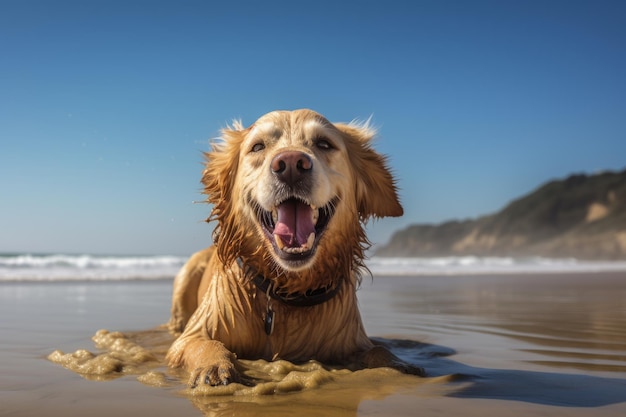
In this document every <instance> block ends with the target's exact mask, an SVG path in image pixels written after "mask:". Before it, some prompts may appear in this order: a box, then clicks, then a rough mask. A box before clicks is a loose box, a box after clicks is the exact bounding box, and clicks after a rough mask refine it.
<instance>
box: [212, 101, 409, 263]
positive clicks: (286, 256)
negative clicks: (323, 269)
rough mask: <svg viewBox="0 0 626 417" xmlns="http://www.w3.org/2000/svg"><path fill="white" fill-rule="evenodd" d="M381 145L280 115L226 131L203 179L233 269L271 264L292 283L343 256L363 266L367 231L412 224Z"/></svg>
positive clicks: (352, 128) (349, 127) (360, 129)
mask: <svg viewBox="0 0 626 417" xmlns="http://www.w3.org/2000/svg"><path fill="white" fill-rule="evenodd" d="M373 135H374V131H373V130H372V129H371V128H369V127H368V126H364V125H357V124H333V123H330V122H329V121H328V120H326V119H325V118H324V117H323V116H321V115H319V114H317V113H315V112H313V111H311V110H296V111H275V112H271V113H268V114H266V115H264V116H262V117H261V118H260V119H259V120H257V121H256V122H255V123H254V124H253V125H252V126H250V127H248V128H243V127H242V126H241V125H240V124H239V123H236V124H235V125H234V126H233V127H232V128H229V129H225V130H223V131H222V139H223V142H222V143H217V144H214V145H213V148H212V150H211V152H209V153H207V154H206V157H207V167H206V169H205V171H204V176H203V183H204V185H205V192H206V194H207V195H208V202H209V203H212V204H213V211H212V217H211V218H210V219H216V220H217V221H218V227H217V228H216V232H215V236H214V238H215V240H216V244H217V246H218V253H220V256H221V257H222V259H223V261H224V262H232V261H233V260H234V259H235V258H237V257H238V256H247V257H251V256H257V257H258V256H259V255H262V256H263V258H264V259H266V260H272V261H273V263H274V268H273V269H274V270H276V269H277V268H279V269H280V270H281V271H280V272H281V273H290V272H296V271H298V272H301V271H303V270H306V269H311V268H314V267H315V265H316V264H319V262H318V259H320V258H322V259H325V260H326V261H329V260H336V259H337V258H338V254H340V253H348V254H349V256H351V257H354V256H356V257H357V258H359V257H360V258H362V256H363V249H364V247H363V246H364V245H365V244H366V243H367V240H366V239H365V237H364V234H363V226H362V225H363V223H364V222H365V221H366V220H367V219H369V218H370V217H383V216H400V215H402V207H401V205H400V203H399V202H398V197H397V193H396V187H395V185H394V180H393V178H392V176H391V174H390V172H389V171H388V169H387V168H386V166H385V159H384V157H382V156H381V155H379V154H378V153H376V152H375V151H374V150H373V149H372V148H371V146H370V140H371V139H372V136H373ZM353 261H354V260H353ZM337 262H343V263H346V262H345V260H339V261H337ZM327 263H330V264H333V263H335V262H327ZM348 263H349V264H352V262H348Z"/></svg>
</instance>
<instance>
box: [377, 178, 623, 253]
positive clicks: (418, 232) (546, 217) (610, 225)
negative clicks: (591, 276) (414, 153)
mask: <svg viewBox="0 0 626 417" xmlns="http://www.w3.org/2000/svg"><path fill="white" fill-rule="evenodd" d="M376 255H377V256H388V257H420V256H423V257H431V256H466V255H476V256H545V257H575V258H579V259H607V260H617V259H626V170H624V171H621V172H603V173H599V174H595V175H584V174H579V175H572V176H570V177H568V178H566V179H563V180H556V181H550V182H548V183H546V184H544V185H542V186H541V187H539V188H538V189H536V190H535V191H533V192H531V193H530V194H528V195H525V196H523V197H521V198H519V199H517V200H514V201H512V202H511V203H509V204H508V205H507V206H506V207H505V208H503V209H502V210H501V211H499V212H497V213H495V214H491V215H487V216H483V217H479V218H477V219H473V220H464V221H449V222H445V223H442V224H437V225H430V224H415V225H411V226H408V227H407V228H405V229H403V230H400V231H398V232H396V233H395V234H394V235H393V236H392V238H391V240H390V242H389V243H388V244H387V245H385V246H383V247H381V248H380V249H379V250H378V251H376Z"/></svg>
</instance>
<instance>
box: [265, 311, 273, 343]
mask: <svg viewBox="0 0 626 417" xmlns="http://www.w3.org/2000/svg"><path fill="white" fill-rule="evenodd" d="M264 321H265V334H267V335H268V336H270V335H271V334H272V332H273V331H274V310H272V307H270V305H269V304H268V306H267V312H266V313H265V320H264Z"/></svg>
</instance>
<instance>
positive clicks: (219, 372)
mask: <svg viewBox="0 0 626 417" xmlns="http://www.w3.org/2000/svg"><path fill="white" fill-rule="evenodd" d="M231 382H239V373H238V372H237V370H236V369H235V366H234V365H233V364H232V363H221V364H215V365H213V366H208V367H205V368H197V369H196V370H194V371H193V372H192V373H191V375H190V377H189V386H190V387H191V388H195V387H197V386H199V385H211V386H218V385H228V384H230V383H231Z"/></svg>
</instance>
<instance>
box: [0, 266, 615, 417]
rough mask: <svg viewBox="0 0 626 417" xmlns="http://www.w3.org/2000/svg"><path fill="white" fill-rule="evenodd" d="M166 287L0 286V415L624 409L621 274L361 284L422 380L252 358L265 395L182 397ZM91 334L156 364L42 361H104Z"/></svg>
mask: <svg viewBox="0 0 626 417" xmlns="http://www.w3.org/2000/svg"><path fill="white" fill-rule="evenodd" d="M170 291H171V282H169V281H152V282H118V283H93V282H91V283H89V282H85V283H47V284H39V283H20V284H18V283H3V284H0V337H1V339H0V416H5V415H6V416H32V415H47V416H75V415H76V416H77V415H85V413H88V415H90V416H118V415H119V416H124V415H151V416H166V415H167V416H171V415H176V416H187V415H188V416H200V415H208V416H222V415H225V416H226V415H237V416H246V415H260V416H264V415H267V416H277V415H278V416H280V415H289V416H291V415H320V416H339V415H342V416H343V415H359V416H361V415H362V416H365V415H367V416H370V415H380V416H412V415H426V416H430V415H433V416H434V415H445V416H448V415H458V414H462V415H464V416H474V415H476V416H478V415H480V416H484V415H485V413H486V412H488V413H490V415H496V413H499V414H504V415H509V416H511V415H519V416H532V415H542V416H546V415H547V416H552V415H553V416H564V415H567V416H589V415H593V416H623V415H626V274H625V273H597V274H588V273H586V274H567V275H566V274H544V275H541V274H528V275H503V276H497V275H482V276H480V275H473V276H438V277H376V278H375V279H374V280H373V281H371V280H369V279H368V278H365V279H364V281H363V285H362V288H361V289H360V290H359V300H360V304H361V312H362V315H363V320H364V322H365V325H366V328H367V330H368V333H369V334H370V336H376V337H378V338H379V339H377V340H378V341H379V342H380V343H384V344H387V345H388V346H390V347H391V348H392V349H393V350H394V351H395V353H396V354H398V355H400V356H402V357H403V358H404V359H406V360H408V361H411V362H413V363H416V364H418V365H420V366H423V367H424V368H425V369H426V371H427V372H428V373H429V377H428V378H424V379H420V378H417V377H412V376H404V375H399V374H397V373H394V372H389V371H385V370H374V371H371V370H366V371H359V372H348V371H343V370H333V369H327V368H323V367H321V365H319V364H314V363H313V364H305V367H304V368H303V367H296V366H295V365H290V364H283V365H284V366H282V368H281V370H280V371H278V370H276V369H271V370H268V369H266V368H263V366H265V365H264V364H261V363H258V362H250V363H248V364H247V366H248V368H249V370H250V372H251V373H253V374H254V375H261V374H263V375H261V376H259V378H266V379H267V384H275V385H266V386H268V387H270V388H271V387H274V388H272V389H275V387H276V386H277V385H276V384H278V383H283V385H282V387H283V388H281V389H279V390H278V391H280V393H278V394H271V395H258V393H252V392H245V391H244V390H243V388H242V390H240V392H238V393H235V394H234V395H233V393H232V392H231V393H222V394H224V395H220V396H216V395H213V394H215V392H213V394H211V393H190V392H189V391H186V389H185V385H184V381H182V380H181V379H182V378H184V376H183V375H181V374H180V373H176V372H172V371H170V370H168V369H167V368H166V367H164V366H163V364H162V363H161V362H160V360H161V355H162V354H163V352H164V349H166V346H167V344H168V343H169V341H170V339H168V338H169V335H167V333H166V332H165V331H164V330H162V329H159V328H158V325H159V324H161V323H164V322H166V321H167V319H168V313H169V303H170ZM99 329H108V330H109V331H110V332H116V331H119V332H122V333H121V334H119V335H118V334H117V333H109V335H110V334H113V335H118V336H119V337H123V338H125V339H126V340H128V341H129V343H134V344H136V345H138V346H140V347H142V348H145V349H146V350H148V351H149V352H150V354H151V355H153V356H154V357H155V359H156V360H154V361H148V362H146V363H145V364H140V365H138V366H136V367H134V368H133V367H130V366H129V367H126V368H124V369H122V367H119V368H115V367H113V368H112V369H113V371H112V372H111V373H109V374H105V375H101V376H97V375H96V376H94V375H91V376H89V375H79V374H77V373H75V372H72V371H70V370H67V369H65V368H64V367H63V366H61V365H59V364H56V363H53V362H51V361H49V360H48V359H46V358H47V356H48V355H49V354H50V353H52V352H54V351H55V350H60V351H62V352H64V353H72V352H76V351H79V350H86V351H89V352H91V353H92V354H93V355H96V356H97V355H104V354H110V353H111V351H112V348H111V347H110V346H111V345H109V346H108V347H107V346H105V345H102V344H101V345H99V347H96V344H95V342H94V341H93V340H91V337H92V336H93V335H94V334H95V333H96V331H97V330H99ZM116 337H117V336H116ZM307 367H308V368H307ZM143 375H148V376H152V377H154V378H152V379H150V378H148V379H147V380H146V379H143V381H144V382H140V381H139V380H138V377H139V379H142V378H141V377H142V376H143ZM288 375H289V376H288ZM159 377H161V378H159ZM271 378H274V380H273V381H269V379H271ZM288 378H291V380H297V381H296V382H293V381H291V382H290V385H285V384H284V382H285V380H287V379H288ZM158 381H161V382H162V384H159V383H158ZM288 382H289V381H288ZM298 384H299V385H298ZM285 387H287V388H285ZM289 387H290V388H289ZM281 390H282V391H281ZM265 394H268V392H265Z"/></svg>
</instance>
